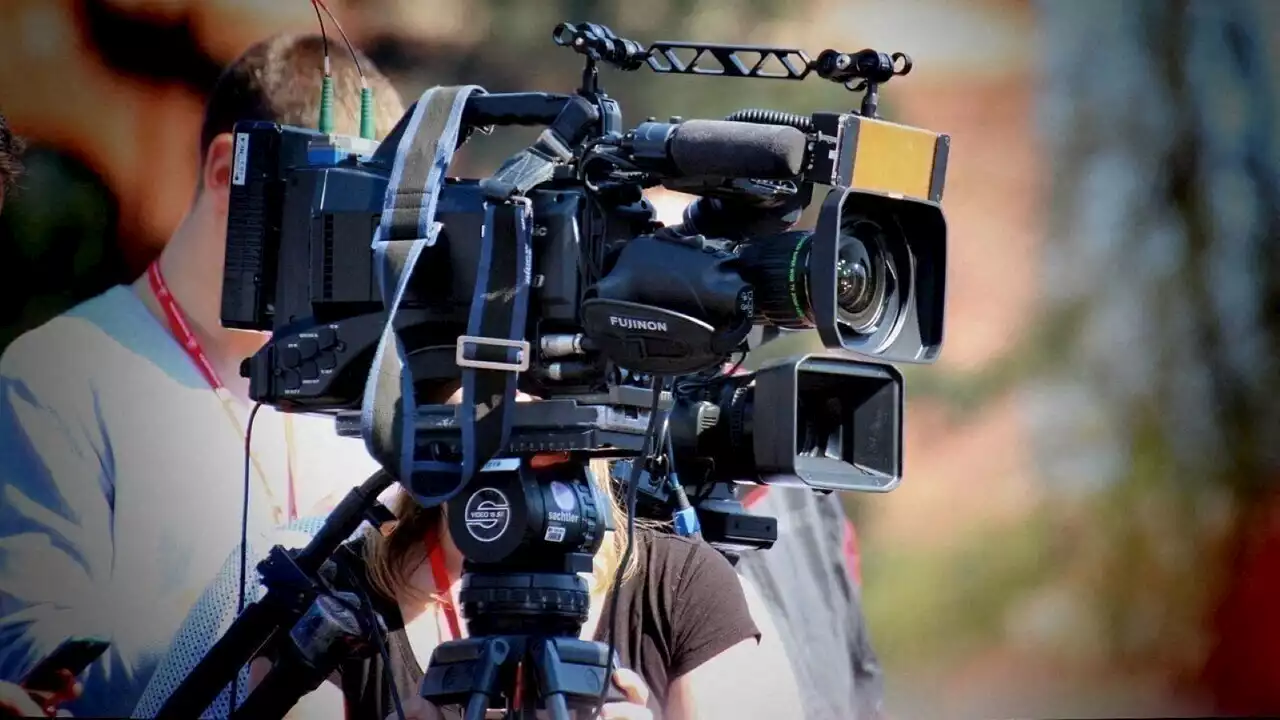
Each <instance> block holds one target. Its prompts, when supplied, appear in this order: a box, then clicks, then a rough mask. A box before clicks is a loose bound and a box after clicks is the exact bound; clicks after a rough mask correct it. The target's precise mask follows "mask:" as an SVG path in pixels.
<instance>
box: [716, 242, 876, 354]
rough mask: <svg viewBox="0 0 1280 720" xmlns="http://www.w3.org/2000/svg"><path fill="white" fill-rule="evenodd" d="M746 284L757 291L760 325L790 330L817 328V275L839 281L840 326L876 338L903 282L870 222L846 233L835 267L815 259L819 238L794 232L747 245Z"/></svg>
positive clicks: (742, 258)
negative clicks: (831, 275)
mask: <svg viewBox="0 0 1280 720" xmlns="http://www.w3.org/2000/svg"><path fill="white" fill-rule="evenodd" d="M738 257H739V269H740V270H741V272H742V276H743V278H744V279H745V280H746V281H747V282H749V283H751V284H752V286H753V287H754V288H755V310H756V316H757V318H758V319H759V320H763V321H765V322H768V323H770V324H772V325H775V326H777V327H781V328H786V329H789V330H802V329H807V328H812V327H814V315H813V297H812V296H811V294H810V293H811V292H812V287H813V283H812V277H813V276H812V273H815V272H818V273H829V272H832V271H833V270H834V271H835V276H836V286H835V291H836V292H835V295H836V297H835V301H836V302H835V315H836V318H835V319H836V322H838V323H839V324H840V325H841V326H843V327H844V328H845V330H844V331H845V332H850V333H853V334H856V335H871V334H874V333H875V332H876V331H877V329H878V328H879V327H880V325H881V324H882V323H883V322H884V321H885V316H886V315H888V314H889V307H890V305H891V304H892V303H891V300H892V298H893V294H894V292H895V282H896V279H897V272H896V268H895V267H894V265H893V258H892V256H891V255H890V254H889V252H888V251H887V250H886V244H885V239H884V231H883V229H881V227H880V226H879V225H878V224H876V223H874V222H871V221H869V220H866V219H851V220H849V221H848V222H846V223H845V225H844V227H843V228H842V229H841V233H840V237H839V239H838V241H837V245H836V257H835V267H834V268H832V266H831V265H830V264H829V263H830V262H831V261H830V260H827V261H826V262H822V260H821V259H820V258H816V257H815V256H814V254H813V234H812V233H810V232H788V233H782V234H780V235H774V236H772V237H767V238H760V239H754V240H751V241H749V242H747V243H744V244H743V245H742V246H741V247H740V248H739V251H738Z"/></svg>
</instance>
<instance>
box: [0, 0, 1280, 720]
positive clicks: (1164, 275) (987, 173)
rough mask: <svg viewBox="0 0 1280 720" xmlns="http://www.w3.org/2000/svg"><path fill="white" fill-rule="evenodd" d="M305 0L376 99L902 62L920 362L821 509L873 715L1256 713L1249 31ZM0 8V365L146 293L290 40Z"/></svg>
mask: <svg viewBox="0 0 1280 720" xmlns="http://www.w3.org/2000/svg"><path fill="white" fill-rule="evenodd" d="M328 2H329V5H330V7H331V8H332V9H333V11H334V12H335V14H337V16H338V18H339V19H340V20H341V21H342V23H343V25H344V27H345V29H346V31H347V33H348V34H349V35H350V36H351V37H352V39H353V41H354V42H355V43H356V44H357V45H358V46H359V47H361V48H362V49H363V50H365V51H366V52H367V53H369V55H370V56H372V58H373V59H374V61H375V62H376V63H377V64H378V65H379V66H380V67H381V68H382V70H383V71H384V72H386V73H387V74H388V75H390V76H391V77H392V78H393V79H394V80H395V82H396V83H397V85H398V86H399V87H400V89H401V91H402V93H403V94H404V95H405V96H406V97H416V95H417V94H418V93H419V92H421V91H422V90H423V89H425V88H426V87H429V86H431V85H434V84H456V83H461V82H469V83H477V84H480V85H483V86H485V87H487V88H489V89H490V90H494V91H504V90H508V91H510V90H534V89H537V90H548V91H567V90H570V89H572V88H573V87H574V86H575V83H576V82H577V79H578V67H579V63H578V58H577V56H576V55H574V54H573V53H571V52H568V51H567V50H563V49H557V48H555V47H553V46H552V44H551V42H550V33H551V29H552V27H553V26H554V25H555V24H556V23H557V22H560V21H562V20H571V21H581V20H591V21H595V22H602V23H605V24H607V25H609V26H611V27H613V28H614V29H615V30H616V31H618V32H619V34H621V35H623V36H626V37H630V38H633V39H636V40H639V41H641V42H649V41H653V40H659V39H689V40H695V39H696V40H701V41H713V42H737V43H748V42H750V43H762V44H776V45H782V46H789V47H799V48H803V49H805V50H806V51H808V52H809V53H810V54H811V55H816V54H817V53H818V52H819V51H820V50H822V49H824V48H826V47H834V48H838V49H841V50H849V51H852V50H857V49H861V48H863V47H868V46H869V47H874V48H876V49H879V50H884V51H888V52H897V51H902V52H907V53H909V54H910V55H911V56H912V57H913V59H914V60H915V70H914V71H913V72H912V74H911V75H910V76H909V77H907V78H902V79H896V80H895V81H893V82H892V83H890V84H888V85H887V86H885V88H884V89H883V91H882V106H881V107H882V112H883V113H884V114H885V115H886V116H887V117H889V118H890V119H894V120H896V121H899V122H905V123H909V124H913V125H919V126H923V127H927V128H930V129H933V130H937V131H941V132H946V133H949V134H950V135H951V136H952V154H951V160H950V164H949V168H948V178H947V190H946V196H945V199H944V203H943V206H944V209H945V210H946V212H947V214H948V218H949V222H950V232H951V238H950V268H949V270H950V276H949V278H948V283H949V288H948V307H947V313H948V315H947V340H946V346H945V351H944V353H943V359H942V360H941V361H940V362H939V363H938V364H937V365H936V366H932V367H915V368H910V369H908V370H907V377H908V397H909V399H910V402H909V413H908V421H907V422H908V425H907V431H906V432H907V447H906V452H907V474H906V478H905V480H904V482H903V484H902V486H901V487H900V488H899V489H898V490H896V491H894V492H893V493H890V494H888V495H876V496H851V497H848V498H847V506H848V509H849V512H850V513H851V514H852V516H853V517H854V519H855V522H856V524H857V527H858V530H859V533H860V539H861V546H862V558H863V559H862V573H863V581H864V589H863V594H864V602H865V605H866V612H867V616H868V622H869V625H870V629H871V634H872V638H873V641H874V644H875V646H876V648H877V650H878V652H879V654H880V655H881V657H882V659H883V661H884V666H885V671H886V682H887V688H888V695H889V707H890V709H891V710H892V713H893V714H894V716H895V717H897V718H932V717H1008V716H1014V715H1017V716H1039V717H1050V716H1053V717H1066V716H1072V717H1084V716H1122V715H1123V716H1137V715H1166V716H1167V715H1186V714H1195V713H1222V714H1271V715H1275V714H1280V501H1278V500H1277V495H1276V486H1277V481H1278V480H1280V372H1277V358H1280V257H1278V256H1280V202H1278V201H1280V152H1278V151H1277V147H1276V143H1275V141H1274V140H1273V137H1274V135H1275V131H1276V130H1277V129H1280V124H1278V119H1277V116H1276V115H1275V103H1274V101H1275V98H1276V97H1277V92H1280V86H1277V77H1280V75H1278V74H1277V73H1276V72H1275V71H1276V70H1278V69H1280V34H1277V33H1278V32H1280V3H1275V2H1273V1H1271V0H1252V1H1249V0H1203V1H1196V0H1070V1H1069V0H1052V1H1050V0H1043V1H1042V2H1038V3H1037V2H1032V1H1030V0H810V1H809V2H807V3H781V2H761V1H760V0H645V2H630V3H623V2H589V1H587V0H577V1H572V0H539V2H515V1H514V0H364V1H359V0H345V1H344V0H328ZM0 7H2V8H3V10H2V11H0V12H2V14H3V19H2V20H0V109H2V110H3V112H4V113H5V114H6V115H7V116H8V117H9V119H10V121H11V123H12V124H13V126H14V129H15V131H16V132H17V133H19V134H20V135H22V136H24V137H25V138H27V140H28V141H29V142H30V144H31V147H30V149H29V152H28V154H27V157H26V164H27V167H28V172H27V174H26V176H25V178H24V179H23V180H22V183H21V186H20V187H19V189H18V190H17V191H16V193H15V194H14V195H13V196H12V197H10V198H9V202H7V203H6V207H5V212H4V214H3V215H2V216H0V295H2V296H3V302H0V347H3V345H4V344H5V343H7V342H8V341H9V340H11V339H12V338H13V337H14V336H15V335H16V334H17V333H19V332H21V331H22V330H24V329H27V328H30V327H33V326H34V325H37V324H39V323H41V322H43V321H44V320H46V319H48V318H49V317H51V316H53V315H54V314H56V313H58V312H60V311H62V310H64V309H66V308H68V307H70V306H71V305H73V304H74V303H76V302H78V301H80V300H83V299H86V298H88V297H90V296H92V295H94V294H96V293H98V292H101V291H102V290H104V289H105V288H107V287H109V286H110V285H112V284H115V283H119V282H125V281H128V280H130V279H132V278H133V277H135V276H136V275H137V274H139V273H140V272H141V271H142V270H143V268H144V267H145V266H146V263H147V262H149V261H150V259H151V258H152V257H153V256H154V255H155V254H156V253H157V252H158V251H159V249H160V248H161V247H162V245H163V243H164V241H165V239H166V238H167V237H168V236H169V233H170V232H171V230H172V229H173V227H174V225H175V224H176V222H177V221H178V219H179V218H180V217H181V216H182V214H183V212H184V211H185V209H186V207H187V203H188V202H189V200H190V198H191V197H192V193H193V190H194V182H195V177H196V168H197V163H198V161H199V158H198V155H197V142H198V130H199V122H200V117H201V110H202V102H203V100H202V99H203V96H204V93H206V92H207V91H208V90H209V88H210V87H211V86H212V84H213V82H214V80H215V79H216V77H217V73H218V70H219V68H220V66H221V65H222V64H224V63H226V62H228V61H229V60H231V59H232V58H233V57H234V56H235V55H237V54H238V53H239V52H240V51H241V50H243V49H244V48H245V47H247V46H248V45H249V44H251V43H252V42H254V41H256V40H259V39H261V38H263V37H264V36H266V35H269V34H271V33H275V32H280V31H305V32H309V31H313V30H314V29H315V23H316V20H315V16H314V14H313V11H312V9H311V6H310V4H309V3H308V2H306V0H114V1H111V0H3V3H0ZM1273 39H1274V41H1273ZM604 81H605V87H606V89H608V90H609V91H610V92H611V94H612V95H614V96H615V97H617V98H619V99H620V100H621V102H622V104H623V108H624V111H625V112H626V113H627V120H628V122H629V123H635V122H638V121H640V120H642V119H643V118H644V117H646V116H649V115H654V116H658V117H666V116H669V115H680V116H683V117H721V116H724V115H726V114H728V113H730V112H732V111H734V110H737V109H739V108H741V107H744V106H747V107H772V108H776V109H786V110H792V111H797V112H808V111H813V110H818V109H847V108H851V107H854V106H855V105H856V100H855V96H853V95H850V94H848V93H846V92H845V91H843V90H841V89H840V88H839V87H837V86H834V85H831V84H828V83H821V82H819V81H816V80H815V81H813V82H806V83H772V82H764V81H756V82H749V81H742V80H732V79H725V80H715V79H708V78H688V77H674V76H655V75H653V74H651V73H648V72H647V71H641V72H637V73H633V74H622V73H619V72H617V71H606V72H605V73H604ZM529 139H530V136H528V135H522V134H521V133H519V132H510V133H507V134H502V135H500V136H499V137H496V138H493V139H490V140H487V141H486V143H485V144H483V145H481V146H480V147H479V148H477V150H476V151H473V152H470V153H469V154H468V155H467V157H466V158H465V161H466V166H465V167H462V168H459V170H461V171H464V172H466V173H480V172H482V171H483V170H484V169H485V168H492V167H494V166H495V164H496V163H497V162H498V161H499V160H501V158H502V157H504V156H505V155H506V154H508V153H509V152H511V151H512V150H514V149H515V148H517V147H518V146H520V145H521V144H522V143H527V142H528V140H529ZM668 200H669V201H670V202H671V203H673V206H674V207H676V208H677V209H678V206H679V205H678V203H679V200H678V199H677V198H668ZM784 343H785V344H784ZM813 343H814V341H813V339H812V338H807V337H794V336H793V337H789V338H788V339H787V340H785V341H781V342H779V343H777V344H775V345H774V346H770V347H769V348H767V352H769V353H773V354H780V353H782V352H791V351H794V350H799V349H802V347H803V346H804V345H806V344H810V345H812V344H813ZM758 360H759V358H753V359H752V361H753V362H756V361H758ZM796 591H797V592H804V591H805V590H804V589H803V588H797V589H796Z"/></svg>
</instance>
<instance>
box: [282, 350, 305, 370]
mask: <svg viewBox="0 0 1280 720" xmlns="http://www.w3.org/2000/svg"><path fill="white" fill-rule="evenodd" d="M301 362H302V358H301V357H300V356H299V354H298V348H291V347H287V348H285V349H283V350H281V351H280V364H281V365H283V366H285V367H287V368H296V367H298V363H301Z"/></svg>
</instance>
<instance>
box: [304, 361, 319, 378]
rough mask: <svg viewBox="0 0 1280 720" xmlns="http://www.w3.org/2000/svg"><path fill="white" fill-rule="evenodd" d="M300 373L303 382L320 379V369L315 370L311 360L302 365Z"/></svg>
mask: <svg viewBox="0 0 1280 720" xmlns="http://www.w3.org/2000/svg"><path fill="white" fill-rule="evenodd" d="M300 372H301V373H302V379H303V380H315V379H317V378H319V377H320V368H317V367H316V364H315V363H314V362H312V361H311V360H308V361H306V362H304V363H302V368H301V369H300Z"/></svg>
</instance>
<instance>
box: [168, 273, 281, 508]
mask: <svg viewBox="0 0 1280 720" xmlns="http://www.w3.org/2000/svg"><path fill="white" fill-rule="evenodd" d="M147 280H149V281H150V283H151V293H152V294H153V295H155V297H156V301H157V302H159V303H160V309H161V310H162V311H164V316H165V319H166V320H168V322H169V331H170V332H171V333H173V336H174V337H175V338H176V339H177V341H178V344H179V345H181V346H182V349H183V350H185V351H186V353H187V357H189V358H191V362H192V363H194V364H195V366H196V369H197V370H199V371H200V374H201V375H203V376H204V379H205V382H207V383H208V384H209V387H210V388H211V389H212V390H213V391H214V393H215V394H216V395H218V399H219V400H222V403H223V407H224V408H225V409H227V414H228V416H229V417H230V418H231V421H232V423H234V424H235V426H236V429H237V430H240V429H241V428H240V421H239V420H238V419H237V418H236V414H235V411H234V410H232V409H231V408H230V405H228V400H227V398H226V397H224V394H225V390H226V386H225V385H223V384H222V378H220V377H218V371H217V370H215V369H214V368H213V363H211V362H209V357H208V356H207V355H205V353H204V348H202V347H201V346H200V340H199V339H198V338H197V337H196V334H195V332H194V331H192V329H191V325H190V324H189V323H188V322H187V318H186V316H185V315H184V314H183V312H182V308H181V307H179V306H178V300H177V298H175V297H174V296H173V293H172V292H170V291H169V285H168V284H167V283H166V282H165V281H164V276H163V275H161V274H160V261H159V260H156V261H155V262H153V263H151V265H149V266H148V267H147ZM286 421H287V419H286ZM286 429H288V428H286ZM241 434H242V435H243V434H244V433H243V432H241ZM286 435H290V436H291V435H292V433H286ZM286 443H287V444H289V445H292V443H291V437H286ZM288 451H289V452H290V455H291V454H292V448H291V447H290V448H288ZM292 460H293V459H292V457H289V458H288V460H287V462H286V472H287V473H288V479H287V486H286V492H287V498H286V500H285V502H286V504H287V508H286V512H287V513H288V518H289V520H290V522H292V521H293V520H296V519H297V518H298V503H297V496H296V493H295V490H294V485H293V461H292ZM254 465H258V463H257V460H256V459H255V460H254ZM258 474H259V475H260V476H261V477H262V482H263V483H264V484H265V483H267V478H266V475H265V474H264V473H263V471H262V467H261V466H258ZM268 492H270V488H269V487H268Z"/></svg>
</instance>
